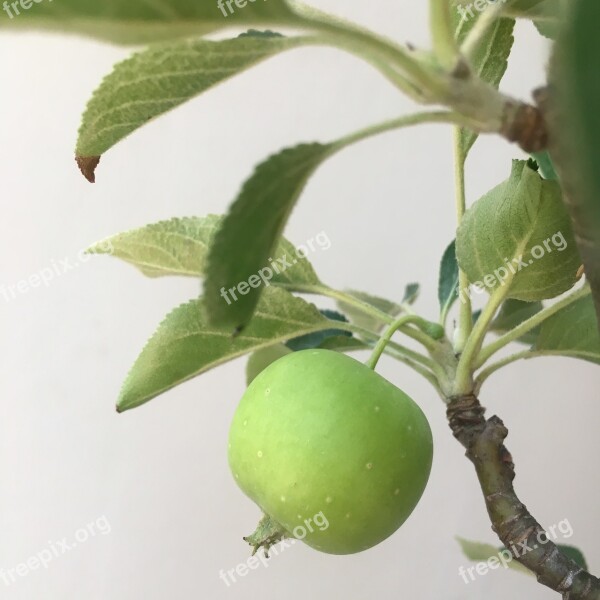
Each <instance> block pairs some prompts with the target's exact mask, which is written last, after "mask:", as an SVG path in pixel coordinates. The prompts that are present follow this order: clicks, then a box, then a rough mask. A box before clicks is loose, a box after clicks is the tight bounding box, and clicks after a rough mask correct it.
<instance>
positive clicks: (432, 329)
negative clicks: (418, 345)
mask: <svg viewBox="0 0 600 600" xmlns="http://www.w3.org/2000/svg"><path fill="white" fill-rule="evenodd" d="M409 324H413V325H416V326H417V328H418V329H419V330H421V331H422V332H423V333H425V334H426V335H428V336H429V337H430V338H432V339H433V340H435V341H438V340H440V339H441V338H443V337H444V335H445V332H444V328H443V327H442V326H441V325H439V324H438V323H431V322H430V321H427V320H426V319H423V318H422V317H419V316H417V315H413V314H411V315H404V316H402V317H400V318H399V319H397V320H396V321H394V322H393V323H392V324H391V325H390V326H389V327H388V328H387V329H386V330H385V332H384V333H383V335H382V336H381V338H379V341H378V342H377V345H376V346H375V348H374V350H373V353H372V354H371V356H370V358H369V360H368V361H367V362H366V363H365V364H366V365H367V367H369V368H370V369H373V370H375V367H376V366H377V363H378V362H379V359H380V358H381V355H382V354H383V352H384V350H385V348H386V346H387V345H388V344H389V342H390V341H391V339H392V336H393V335H394V333H396V331H398V329H400V328H401V327H404V326H405V325H409Z"/></svg>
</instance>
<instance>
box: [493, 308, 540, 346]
mask: <svg viewBox="0 0 600 600" xmlns="http://www.w3.org/2000/svg"><path fill="white" fill-rule="evenodd" d="M542 308H544V306H543V304H542V303H541V302H523V301H522V300H512V299H511V300H506V301H505V302H503V303H502V306H501V307H500V310H499V311H498V314H497V315H496V318H495V319H494V320H493V321H492V324H491V326H490V331H492V332H494V333H498V334H503V333H507V332H508V331H510V330H511V329H514V328H515V327H517V326H518V325H520V324H521V323H523V322H524V321H527V319H529V318H531V317H533V316H534V315H536V314H537V313H539V312H540V310H542ZM539 332H540V328H539V327H536V328H535V329H532V330H531V331H529V332H527V333H526V334H525V335H524V336H522V337H520V338H519V340H518V341H520V342H523V343H524V344H533V343H534V342H535V340H536V339H537V336H538V334H539Z"/></svg>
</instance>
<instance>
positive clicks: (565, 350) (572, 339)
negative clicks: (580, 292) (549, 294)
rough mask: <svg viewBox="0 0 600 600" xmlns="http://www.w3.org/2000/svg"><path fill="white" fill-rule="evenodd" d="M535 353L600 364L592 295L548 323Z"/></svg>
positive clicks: (535, 348) (599, 337)
mask: <svg viewBox="0 0 600 600" xmlns="http://www.w3.org/2000/svg"><path fill="white" fill-rule="evenodd" d="M532 350H533V351H534V352H542V353H544V354H557V355H561V356H570V357H572V358H580V359H582V360H587V361H590V362H593V363H597V364H600V333H598V322H597V319H596V313H595V311H594V303H593V301H592V297H591V295H590V296H585V297H583V298H581V299H579V300H576V301H575V302H573V303H572V304H570V305H569V306H566V307H565V308H563V309H561V310H559V311H558V312H557V313H556V314H554V315H552V316H551V317H550V318H549V319H547V320H546V321H544V322H543V323H542V328H541V331H540V333H539V335H538V337H537V340H536V342H535V344H534V346H533V348H532Z"/></svg>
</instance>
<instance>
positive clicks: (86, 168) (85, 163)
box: [75, 156, 100, 183]
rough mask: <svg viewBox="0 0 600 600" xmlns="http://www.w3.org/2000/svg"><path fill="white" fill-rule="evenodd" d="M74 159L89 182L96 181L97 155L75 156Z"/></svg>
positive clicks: (98, 159)
mask: <svg viewBox="0 0 600 600" xmlns="http://www.w3.org/2000/svg"><path fill="white" fill-rule="evenodd" d="M75 161H76V162H77V166H78V167H79V170H80V171H81V172H82V173H83V176H84V177H85V178H86V179H87V180H88V181H89V182H90V183H95V182H96V167H97V166H98V163H99V162H100V157H99V156H76V157H75Z"/></svg>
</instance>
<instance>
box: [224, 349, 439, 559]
mask: <svg viewBox="0 0 600 600" xmlns="http://www.w3.org/2000/svg"><path fill="white" fill-rule="evenodd" d="M432 457H433V441H432V436H431V430H430V427H429V423H428V422H427V419H426V418H425V415H424V414H423V413H422V411H421V409H420V408H419V407H418V406H417V405H416V404H415V403H414V402H413V400H411V399H410V398H409V397H408V396H407V395H406V394H405V393H404V392H403V391H401V390H400V389H398V388H396V387H395V386H393V385H392V384H391V383H390V382H388V381H387V380H386V379H384V378H383V377H381V376H380V375H378V374H377V373H375V372H374V371H372V370H371V369H369V368H368V367H367V366H366V365H364V364H363V363H361V362H358V361H357V360H355V359H353V358H351V357H349V356H346V355H344V354H341V353H338V352H333V351H330V350H321V349H313V350H303V351H300V352H294V353H292V354H289V355H287V356H284V357H283V358H280V359H278V360H277V361H275V362H274V363H272V364H271V365H269V366H268V367H267V368H266V369H265V370H264V371H262V372H261V373H260V374H259V375H258V377H256V379H254V381H252V383H251V384H250V386H249V387H248V389H247V390H246V393H245V394H244V396H243V398H242V400H241V401H240V404H239V406H238V408H237V410H236V412H235V415H234V418H233V422H232V425H231V430H230V434H229V465H230V467H231V471H232V473H233V475H234V477H235V479H236V481H237V483H238V485H239V486H240V488H241V489H242V491H243V492H244V493H245V494H246V495H247V496H248V497H250V498H251V499H252V500H253V501H254V502H255V503H256V504H257V505H258V506H259V507H260V508H261V509H262V510H263V512H264V513H265V514H266V515H268V516H270V517H271V518H272V519H274V520H275V521H277V522H278V523H279V524H280V525H281V526H282V528H283V529H285V530H286V531H287V533H288V534H289V537H293V536H294V530H295V529H296V528H298V526H302V527H303V528H304V529H305V530H306V537H304V538H303V541H304V542H305V543H306V544H308V545H309V546H311V547H313V548H315V549H316V550H320V551H322V552H327V553H330V554H352V553H355V552H361V551H363V550H366V549H368V548H371V547H372V546H375V545H376V544H378V543H380V542H381V541H383V540H384V539H386V538H387V537H389V536H390V535H392V534H393V533H394V532H395V531H396V530H397V529H398V528H399V527H400V526H401V525H402V523H404V521H405V520H406V519H407V518H408V516H409V515H410V514H411V512H412V511H413V509H414V508H415V506H416V505H417V503H418V501H419V499H420V498H421V495H422V493H423V490H424V489H425V486H426V484H427V480H428V478H429V473H430V470H431V462H432ZM320 514H322V515H324V517H325V519H326V521H327V523H328V526H327V527H326V528H325V527H315V525H314V524H311V526H310V527H308V526H307V525H306V521H307V520H310V519H312V518H313V517H314V516H315V515H320ZM319 522H322V519H321V517H319ZM310 529H312V531H310ZM301 532H302V529H296V537H301V535H302V534H301ZM298 534H300V535H298Z"/></svg>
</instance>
